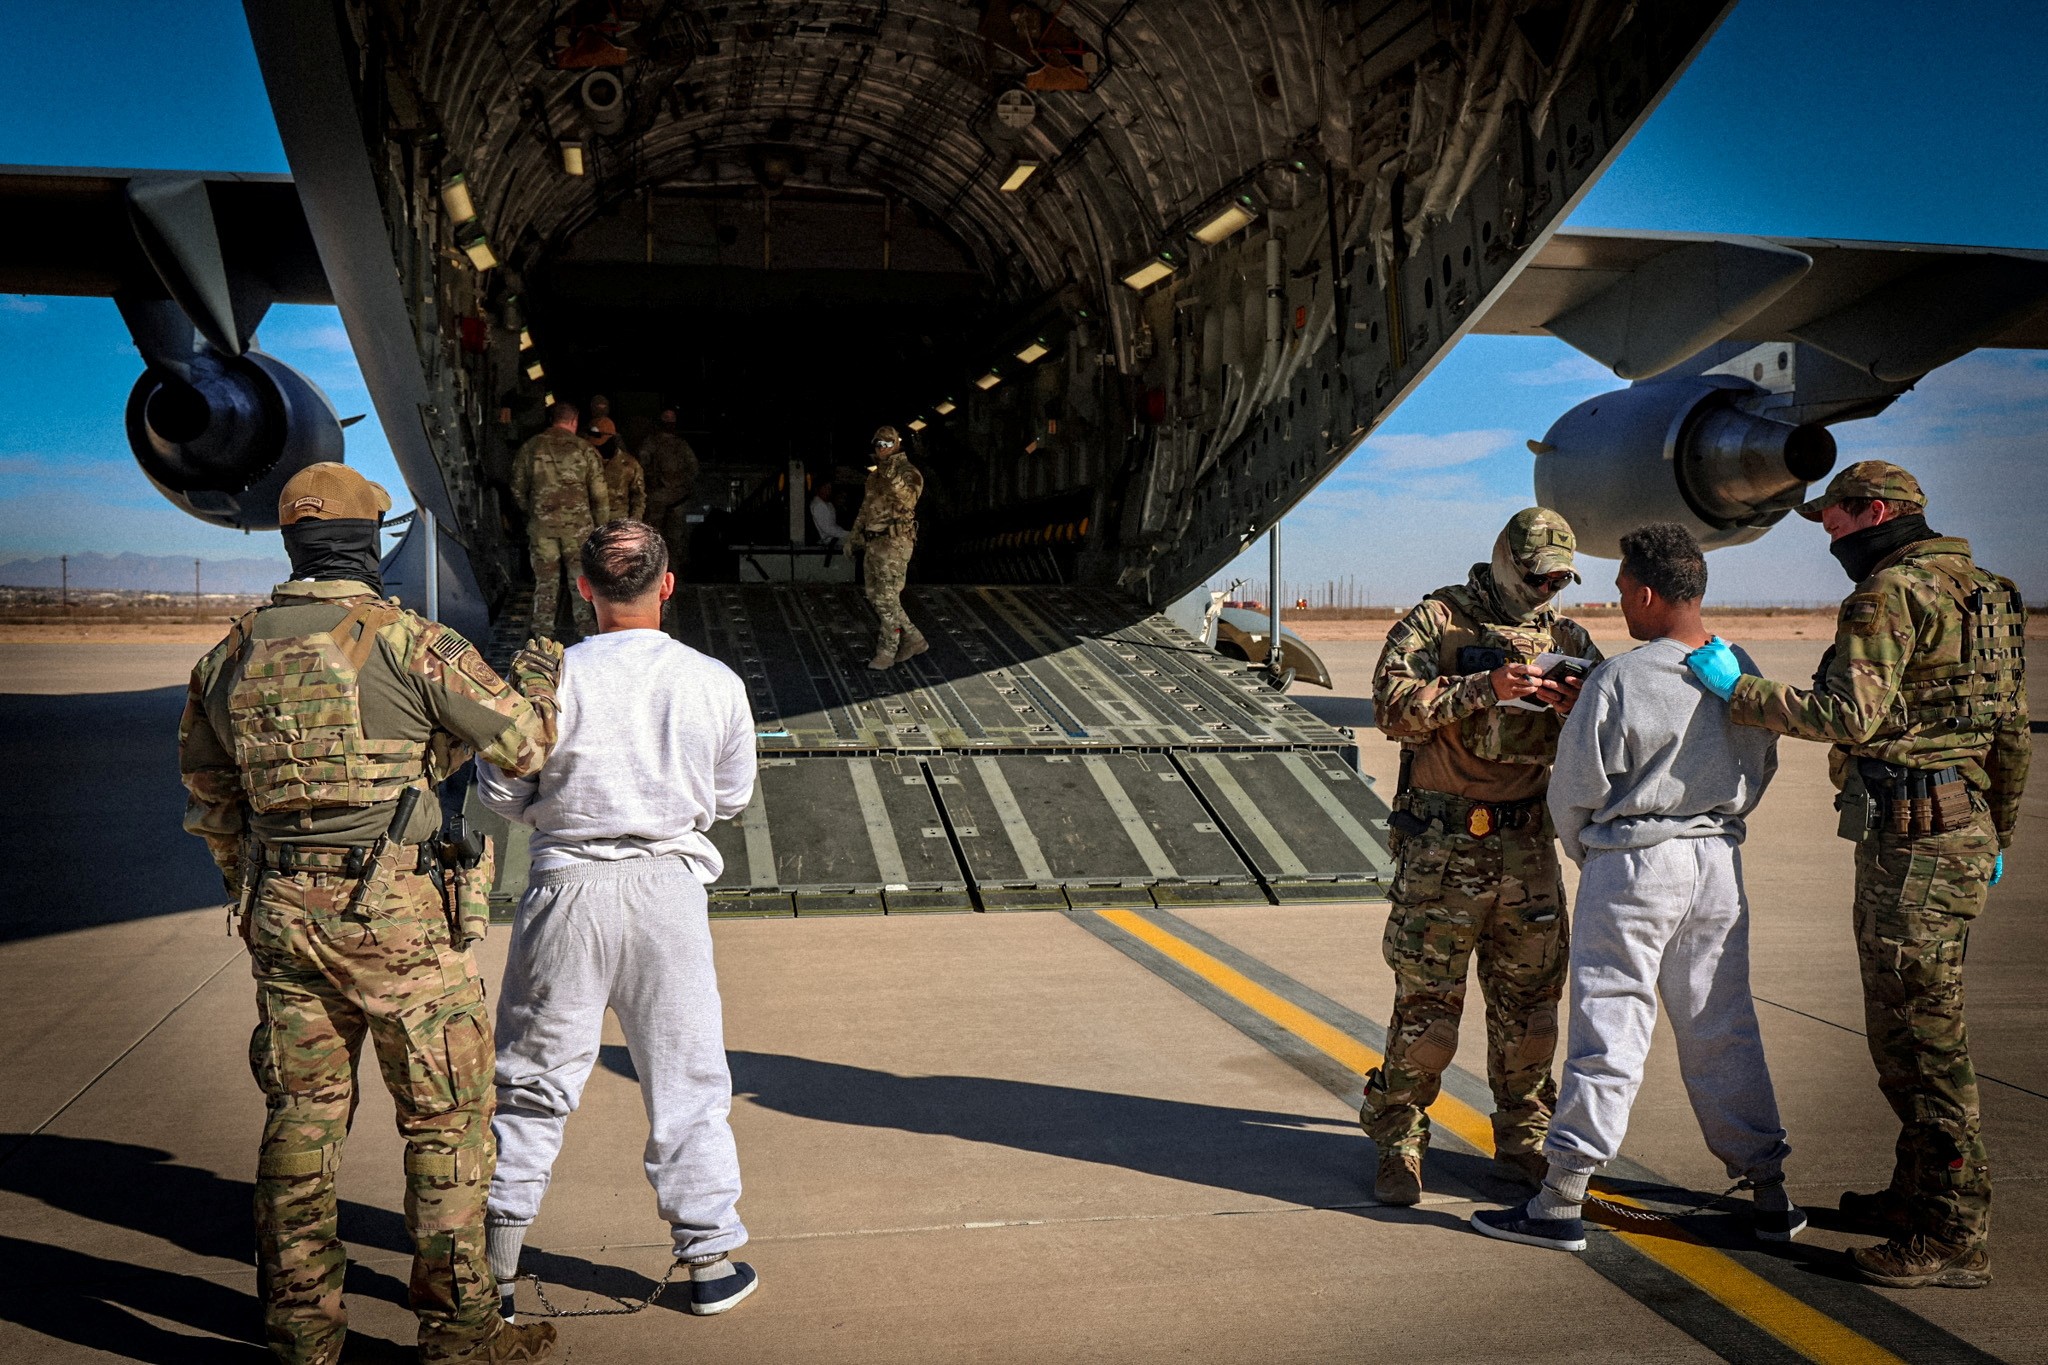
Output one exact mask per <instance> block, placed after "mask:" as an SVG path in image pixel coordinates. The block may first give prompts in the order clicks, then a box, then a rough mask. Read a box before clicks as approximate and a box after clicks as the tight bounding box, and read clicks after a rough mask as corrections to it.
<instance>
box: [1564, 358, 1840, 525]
mask: <svg viewBox="0 0 2048 1365" xmlns="http://www.w3.org/2000/svg"><path fill="white" fill-rule="evenodd" d="M1768 396H1769V395H1768V394H1767V393H1766V392H1765V390H1763V389H1761V388H1759V387H1757V386H1756V385H1754V384H1751V383H1749V382H1748V381H1747V380H1743V379H1738V378H1735V377H1734V376H1732V375H1702V376H1696V377H1690V378H1683V379H1658V380H1650V381H1646V382H1644V383H1641V384H1636V385H1633V386H1631V387H1629V388H1626V389H1621V390H1618V391H1617V392H1614V393H1604V394H1601V395H1600V396H1599V397H1598V398H1592V399H1588V400H1587V401H1586V402H1584V403H1581V404H1579V405H1578V406H1577V407H1575V408H1573V409H1572V410H1571V411H1570V412H1568V413H1566V414H1565V415H1564V416H1562V417H1560V418H1558V419H1557V421H1556V423H1555V424H1554V425H1552V427H1551V428H1550V431H1549V433H1548V434H1547V435H1545V436H1544V438H1543V440H1542V441H1540V442H1533V441H1532V442H1531V443H1530V448H1531V449H1532V450H1534V451H1536V499H1537V501H1538V502H1540V503H1542V504H1543V505H1544V506H1546V507H1551V508H1555V509H1556V510H1557V511H1559V512H1561V513H1563V514H1564V516H1565V519H1566V520H1567V521H1569V522H1571V524H1572V530H1573V531H1574V532H1575V533H1576V534H1577V536H1578V540H1579V548H1580V549H1582V550H1584V551H1586V552H1587V553H1588V554H1594V555H1600V556H1603V557H1605V558H1609V559H1612V558H1615V557H1617V556H1619V555H1620V553H1621V538H1622V536H1623V535H1625V534H1627V533H1628V532H1629V531H1632V530H1634V529H1635V528H1636V527H1638V526H1641V525H1644V524H1645V523H1648V522H1653V521H1675V522H1678V523H1680V524H1682V525H1684V526H1687V527H1689V528H1690V529H1691V530H1692V532H1693V534H1694V535H1696V536H1698V537H1699V542H1700V545H1701V546H1702V547H1703V548H1706V549H1710V550H1711V549H1715V548H1718V547H1720V546H1724V545H1741V544H1743V543H1745V542H1747V541H1752V540H1755V539H1756V538H1757V537H1759V536H1761V535H1762V534H1763V533H1764V532H1765V531H1767V530H1769V529H1770V528H1771V527H1772V526H1774V525H1775V524H1777V522H1778V521H1780V520H1781V519H1782V518H1783V517H1784V515H1785V514H1786V513H1787V512H1789V511H1791V510H1792V509H1793V508H1794V507H1796V506H1798V505H1799V504H1800V503H1801V502H1803V501H1804V500H1805V498H1806V486H1807V485H1808V484H1810V483H1812V482H1814V481H1815V480H1817V479H1821V478H1825V477H1826V476H1827V473H1828V471H1829V470H1831V469H1833V468H1834V466H1835V438H1834V436H1833V435H1832V434H1831V433H1830V432H1829V431H1828V429H1827V428H1826V427H1824V426H1821V425H1819V424H1818V423H1807V424H1805V425H1799V426H1795V425H1793V424H1792V423H1789V422H1779V421H1774V420H1772V419H1771V418H1770V417H1768V416H1763V415H1759V414H1758V413H1756V412H1752V411H1749V410H1748V405H1750V404H1753V403H1755V402H1756V401H1757V400H1759V399H1762V398H1766V397H1768Z"/></svg>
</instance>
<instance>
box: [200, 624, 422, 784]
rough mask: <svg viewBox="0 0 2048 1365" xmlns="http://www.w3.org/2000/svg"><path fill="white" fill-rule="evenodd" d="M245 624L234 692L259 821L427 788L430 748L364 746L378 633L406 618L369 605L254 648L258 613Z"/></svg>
mask: <svg viewBox="0 0 2048 1365" xmlns="http://www.w3.org/2000/svg"><path fill="white" fill-rule="evenodd" d="M260 614H261V613H260V612H258V613H254V614H252V615H251V616H248V617H244V618H243V620H242V621H241V622H240V623H239V624H238V630H240V631H241V633H242V634H243V637H244V639H245V641H246V643H245V644H244V646H243V649H242V651H241V660H240V665H239V672H238V673H237V675H236V677H235V679H234V684H233V686H232V687H231V688H230V689H229V691H228V703H227V705H228V723H229V731H230V734H231V737H232V743H233V745H234V750H235V762H236V763H237V764H238V765H240V767H241V769H242V781H243V786H244V789H245V790H246V791H247V793H248V798H249V806H250V808H251V809H252V810H254V811H255V812H256V813H257V814H259V815H260V814H265V813H267V812H270V811H290V810H314V809H318V808H320V807H324V806H374V805H380V804H382V803H383V802H386V801H393V800H396V799H397V797H398V794H399V793H400V792H401V791H403V790H404V789H405V787H406V786H407V784H409V783H412V782H415V781H417V780H418V778H419V776H420V773H421V772H422V771H423V769H424V767H425V764H426V758H427V745H426V743H425V742H424V741H421V740H410V739H365V738H364V737H363V717H362V707H361V700H360V693H359V689H358V686H357V679H358V677H359V676H360V674H361V672H362V669H363V666H364V665H365V664H366V663H368V662H369V659H370V656H371V655H372V654H373V653H374V652H375V650H376V648H377V632H378V631H380V630H382V629H384V628H385V627H386V626H389V625H391V624H393V623H394V622H396V621H398V620H400V619H402V618H403V616H404V612H403V611H402V610H401V609H400V608H398V607H396V606H393V605H392V604H391V603H389V602H381V601H371V602H364V603H361V604H359V605H357V606H356V607H354V608H353V609H351V610H350V611H349V613H348V615H346V616H344V617H342V619H341V620H340V621H339V622H337V623H336V624H335V625H334V627H333V628H332V629H331V630H327V631H322V632H320V633H318V634H313V635H300V636H288V637H284V638H281V639H274V640H249V639H248V638H247V637H248V634H249V627H250V625H251V623H252V622H253V621H254V619H255V616H256V615H260Z"/></svg>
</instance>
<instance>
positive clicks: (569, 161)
mask: <svg viewBox="0 0 2048 1365" xmlns="http://www.w3.org/2000/svg"><path fill="white" fill-rule="evenodd" d="M562 171H563V173H564V174H566V175H581V174H583V144H582V143H581V142H578V141H576V140H575V139H573V138H571V139H569V140H567V141H565V142H563V143H562Z"/></svg>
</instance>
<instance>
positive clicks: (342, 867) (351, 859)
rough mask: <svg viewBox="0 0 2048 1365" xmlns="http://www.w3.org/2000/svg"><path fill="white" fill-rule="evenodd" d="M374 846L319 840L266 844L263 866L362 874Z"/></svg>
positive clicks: (351, 875) (355, 875) (291, 870)
mask: <svg viewBox="0 0 2048 1365" xmlns="http://www.w3.org/2000/svg"><path fill="white" fill-rule="evenodd" d="M369 858H370V850H369V849H368V847H366V846H363V845H349V846H346V847H339V848H337V847H323V846H321V845H318V844H265V845H264V846H263V866H265V867H266V868H268V869H270V870H271V871H272V872H285V873H291V872H339V873H341V875H342V876H344V877H360V876H362V875H363V867H364V865H365V864H366V863H368V861H369Z"/></svg>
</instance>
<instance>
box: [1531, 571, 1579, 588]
mask: <svg viewBox="0 0 2048 1365" xmlns="http://www.w3.org/2000/svg"><path fill="white" fill-rule="evenodd" d="M1522 581H1523V582H1524V583H1527V584H1528V585H1529V586H1530V587H1532V588H1549V589H1550V590H1551V591H1553V592H1557V591H1560V590H1562V589H1563V588H1564V585H1565V584H1567V583H1569V582H1571V581H1572V575H1571V571H1570V570H1569V569H1566V570H1562V571H1560V572H1558V573H1525V574H1523V575H1522Z"/></svg>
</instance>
